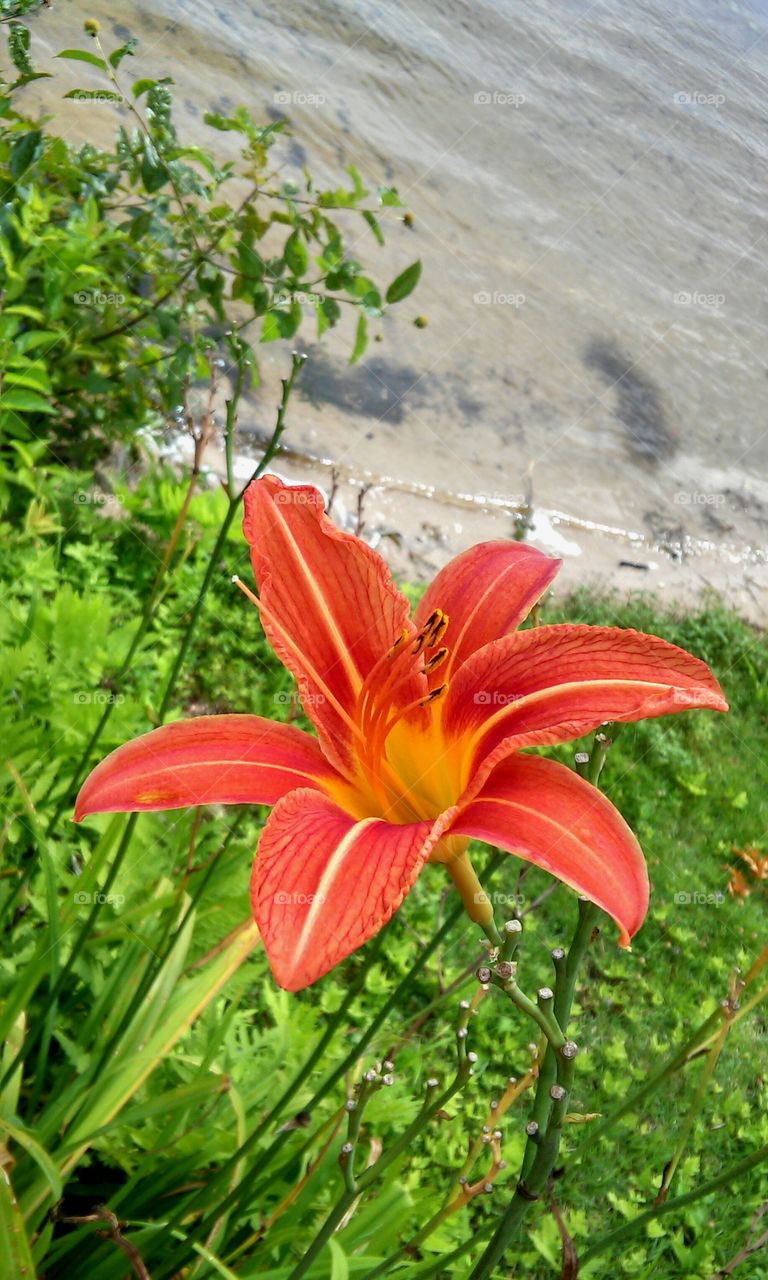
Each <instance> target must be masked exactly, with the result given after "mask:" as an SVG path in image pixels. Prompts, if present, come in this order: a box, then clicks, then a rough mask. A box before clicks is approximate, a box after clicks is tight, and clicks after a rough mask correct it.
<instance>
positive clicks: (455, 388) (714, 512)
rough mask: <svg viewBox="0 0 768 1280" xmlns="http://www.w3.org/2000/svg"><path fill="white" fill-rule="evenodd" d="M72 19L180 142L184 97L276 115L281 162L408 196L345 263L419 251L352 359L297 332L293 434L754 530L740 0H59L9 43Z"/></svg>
mask: <svg viewBox="0 0 768 1280" xmlns="http://www.w3.org/2000/svg"><path fill="white" fill-rule="evenodd" d="M86 14H88V15H94V14H95V15H96V16H98V17H99V18H100V19H101V21H102V25H103V27H104V29H105V33H106V35H107V38H108V39H111V38H112V36H114V37H118V38H124V37H125V36H127V35H128V34H132V35H138V36H139V37H140V40H141V44H140V46H139V50H138V56H137V58H136V60H135V63H134V65H135V66H136V67H137V68H140V73H141V74H147V73H149V72H152V71H156V72H165V71H168V70H169V69H170V70H172V72H173V75H174V77H175V79H176V81H177V84H178V88H177V97H178V101H179V105H180V108H181V110H182V112H183V115H184V117H185V120H186V123H187V127H188V128H189V130H190V131H191V132H192V133H195V132H197V133H207V130H205V129H204V126H203V125H202V123H201V121H202V114H203V112H204V111H205V110H206V109H208V108H209V107H211V106H216V107H218V108H230V107H232V106H233V105H235V104H236V103H238V102H244V103H246V104H247V105H248V106H249V107H250V108H251V109H252V110H253V111H254V112H255V113H257V114H258V113H269V114H270V115H273V116H274V115H277V114H287V115H288V116H290V118H291V120H292V121H293V125H294V129H295V133H296V140H295V141H294V142H293V143H292V144H291V145H288V146H286V147H285V148H284V151H283V156H282V158H283V160H284V164H285V167H286V170H287V171H290V170H291V169H292V168H297V166H300V165H301V164H302V163H303V161H304V160H305V159H307V160H308V162H309V163H310V166H311V168H312V170H313V172H314V173H316V174H317V176H318V178H323V177H328V178H330V177H333V178H334V179H335V178H336V177H337V176H338V175H339V173H340V172H341V171H343V168H344V166H346V165H347V164H350V163H354V164H355V165H356V166H357V167H358V168H359V170H360V171H361V173H362V174H363V176H364V178H365V179H366V180H367V181H370V183H371V184H372V185H374V186H375V184H376V183H378V182H380V181H392V182H395V183H396V185H397V186H398V188H399V189H400V191H401V194H402V195H403V197H404V199H405V200H407V202H408V206H409V208H410V209H411V210H412V211H413V214H414V225H413V227H412V228H409V227H407V226H406V225H405V224H404V223H403V222H402V220H401V219H400V217H399V215H398V213H397V211H390V215H389V216H388V217H387V221H386V232H387V250H386V252H385V254H384V255H382V254H381V253H380V252H379V251H378V250H377V247H376V245H375V243H374V242H373V240H372V238H370V234H369V233H368V232H367V231H365V232H364V238H362V239H361V243H360V254H361V257H363V258H364V260H366V261H367V262H368V263H370V264H371V267H372V269H373V273H374V274H375V275H377V276H378V277H384V278H388V277H389V276H390V275H393V274H395V273H396V271H398V270H400V269H401V268H402V267H403V266H404V265H405V264H406V263H407V262H409V261H410V260H412V259H413V258H415V257H417V256H418V257H421V258H422V260H423V263H424V274H423V281H422V285H421V286H420V288H419V290H418V291H417V293H416V294H414V295H412V297H411V298H409V299H408V300H407V301H406V302H405V303H404V304H402V306H401V307H399V308H397V309H396V310H395V311H394V312H393V313H392V315H391V318H390V317H388V318H386V319H385V321H384V324H383V331H382V336H383V339H384V340H383V343H382V344H381V345H380V346H379V345H372V346H371V347H370V349H369V353H368V356H367V358H366V359H365V361H364V363H363V364H361V365H360V366H358V367H357V368H355V369H354V370H352V371H350V370H349V369H348V367H347V365H346V364H345V361H346V357H347V355H348V352H349V349H350V335H349V333H348V332H347V331H340V332H338V333H334V334H331V335H328V337H329V340H324V343H323V347H322V350H321V349H316V350H314V351H313V350H311V354H312V355H313V359H312V360H311V361H310V363H309V365H308V368H307V375H306V384H305V395H306V397H307V399H306V403H305V405H304V406H303V407H302V409H301V412H294V418H295V420H296V421H295V426H294V427H293V441H294V443H295V444H297V445H299V446H300V447H301V448H303V449H305V450H307V451H309V452H311V453H315V454H318V455H320V456H323V457H328V458H333V459H334V460H336V461H338V462H340V463H341V464H342V466H343V467H345V468H347V469H348V470H349V472H350V473H352V474H355V473H356V472H357V473H359V474H367V475H373V476H386V477H389V478H390V479H392V480H394V481H399V482H403V483H406V484H409V485H413V486H415V487H417V488H420V487H422V486H427V487H429V488H430V489H434V490H436V491H437V492H438V493H441V492H443V493H449V494H451V493H452V494H456V493H462V494H466V495H470V496H478V495H485V496H487V497H488V498H489V499H490V500H491V501H506V500H507V499H509V498H511V497H514V496H516V495H519V494H520V493H522V492H523V490H524V488H525V485H526V476H527V475H528V474H529V472H530V469H531V467H533V473H532V474H533V487H534V495H535V498H536V501H537V502H540V503H541V504H543V505H544V506H547V507H549V508H553V509H557V510H560V511H564V512H567V513H570V514H572V515H574V516H576V517H578V518H579V519H580V520H587V521H594V522H597V523H599V524H604V525H608V526H611V527H615V528H622V529H634V530H640V531H644V532H646V533H650V534H653V535H654V536H658V537H664V536H667V535H670V534H671V535H674V534H675V533H676V532H677V533H679V532H680V531H684V532H686V533H688V534H690V535H693V536H695V537H698V538H704V539H710V540H714V541H718V540H725V541H728V542H729V543H734V544H740V545H746V544H749V545H751V546H753V547H758V548H760V547H765V544H766V540H767V539H766V532H767V530H768V523H767V521H768V420H767V419H768V414H767V412H766V390H768V379H767V373H768V370H767V368H766V363H765V360H766V346H765V335H766V320H767V316H766V305H767V304H766V299H767V298H768V289H767V287H766V286H767V285H768V271H767V270H766V250H767V249H768V222H767V221H766V217H767V215H766V210H767V209H768V191H767V190H766V187H767V186H768V180H767V177H766V174H767V173H768V170H767V169H766V150H767V149H768V135H767V134H766V100H767V99H766V90H767V88H768V11H767V10H766V7H765V4H755V3H733V4H719V3H714V0H709V2H708V3H705V2H704V0H678V2H676V3H644V4H626V3H619V2H618V0H602V2H600V0H599V2H598V3H586V2H584V3H581V2H579V0H575V2H574V3H568V2H567V0H546V2H540V3H527V4H513V3H511V2H509V0H504V2H502V0H498V2H497V3H490V2H489V0H475V2H474V3H471V4H470V3H469V2H468V0H464V2H463V3H459V2H458V0H443V2H442V3H441V4H440V5H437V4H434V3H427V0H409V3H408V4H405V3H403V2H402V0H393V2H392V3H387V4H379V3H376V4H373V3H366V2H365V0H349V2H346V3H345V2H343V0H342V2H337V3H328V2H327V0H321V2H320V3H313V4H311V5H310V4H306V5H305V4H298V3H295V2H294V0H281V3H279V4H278V3H261V4H257V3H249V2H248V0H227V2H226V3H224V2H223V0H220V2H219V3H218V4H214V5H207V4H204V3H201V2H200V0H182V2H181V3H175V4H174V3H170V0H157V2H155V3H153V4H151V5H150V4H148V3H147V4H142V3H135V2H134V0H128V2H126V3H124V4H121V5H119V6H112V5H111V6H109V8H107V6H106V5H104V6H102V8H101V11H99V7H98V5H97V6H94V5H90V4H89V5H87V6H86V5H82V4H80V3H79V2H78V3H76V4H70V5H64V4H61V5H59V6H57V7H56V9H55V10H54V11H52V12H51V13H49V14H47V15H44V16H43V18H42V19H41V20H40V21H39V22H38V24H37V27H36V30H37V31H38V32H39V38H38V39H39V42H38V50H41V49H42V51H43V53H44V49H45V46H47V47H48V49H49V50H50V51H53V50H55V49H56V48H60V47H62V45H63V44H64V43H70V44H72V43H74V40H73V39H72V34H73V27H74V28H75V29H77V28H78V27H79V23H80V21H81V19H82V17H83V16H85V15H86ZM110 29H111V30H110ZM83 39H84V38H83ZM40 41H41V42H42V43H40ZM59 68H61V64H59ZM62 74H65V75H66V76H69V77H72V76H79V77H80V80H81V81H82V74H81V69H80V68H73V67H72V64H69V65H68V66H67V68H66V69H65V71H64V72H62V70H61V69H60V70H59V72H58V75H59V79H58V80H57V82H56V91H57V92H58V86H59V84H61V83H62V80H61V76H62ZM136 74H139V70H137V71H136ZM64 87H67V86H64ZM41 92H45V93H47V94H49V95H50V94H51V93H52V88H51V82H46V83H45V88H44V89H43V90H41ZM48 100H49V101H50V97H49V99H48ZM79 109H80V110H81V111H82V109H83V108H82V105H81V106H80V108H79ZM88 110H92V108H88ZM75 112H76V109H75V110H74V111H71V112H70V116H69V117H67V119H68V121H69V124H70V128H71V131H72V133H73V136H74V135H76V134H77V133H78V132H81V131H83V130H84V129H85V130H87V128H89V127H91V125H90V124H88V123H87V122H86V121H85V118H84V117H83V116H82V115H81V116H80V117H77V115H76V113H75ZM353 226H354V224H350V227H351V229H352V228H353ZM355 234H357V231H355ZM417 315H418V316H424V317H426V319H427V320H428V325H427V327H426V328H416V327H414V326H413V323H412V322H413V320H414V318H415V317H416V316H417ZM264 359H265V370H266V373H267V381H268V382H269V376H270V373H271V376H275V375H276V374H277V373H278V372H279V371H280V367H281V355H280V354H279V353H278V352H277V351H276V350H275V349H274V348H269V349H266V348H265V357H264ZM271 403H272V401H271V400H270V401H269V405H270V408H269V411H267V407H266V404H265V405H264V407H263V408H262V407H261V406H260V405H259V403H258V402H257V403H255V404H254V405H253V406H252V408H251V410H250V413H251V421H250V422H248V423H246V425H250V426H253V427H254V428H255V429H258V428H259V427H260V426H261V425H263V423H262V417H263V420H264V423H266V421H268V413H269V415H271Z"/></svg>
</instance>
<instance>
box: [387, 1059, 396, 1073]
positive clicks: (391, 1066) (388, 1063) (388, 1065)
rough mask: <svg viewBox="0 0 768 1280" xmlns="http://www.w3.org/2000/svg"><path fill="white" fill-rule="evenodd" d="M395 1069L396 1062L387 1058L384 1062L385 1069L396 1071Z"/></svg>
mask: <svg viewBox="0 0 768 1280" xmlns="http://www.w3.org/2000/svg"><path fill="white" fill-rule="evenodd" d="M394 1069H395V1064H394V1062H392V1061H391V1059H390V1058H387V1060H386V1062H385V1063H384V1070H385V1071H394Z"/></svg>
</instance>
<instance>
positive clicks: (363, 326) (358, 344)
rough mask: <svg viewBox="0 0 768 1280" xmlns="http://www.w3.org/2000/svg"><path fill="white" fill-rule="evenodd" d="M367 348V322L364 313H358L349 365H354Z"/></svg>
mask: <svg viewBox="0 0 768 1280" xmlns="http://www.w3.org/2000/svg"><path fill="white" fill-rule="evenodd" d="M367 346H368V321H367V319H366V317H365V314H364V312H362V311H361V312H360V314H359V316H358V317H357V332H356V334H355V345H354V347H353V348H352V355H351V356H350V357H349V363H350V364H356V363H357V361H358V360H359V359H360V357H361V355H362V354H363V352H364V351H365V348H366V347H367Z"/></svg>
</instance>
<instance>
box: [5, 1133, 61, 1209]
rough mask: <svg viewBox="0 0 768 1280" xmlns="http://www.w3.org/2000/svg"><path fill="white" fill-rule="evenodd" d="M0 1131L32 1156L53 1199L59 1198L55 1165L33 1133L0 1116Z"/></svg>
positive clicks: (59, 1185) (59, 1191) (59, 1184)
mask: <svg viewBox="0 0 768 1280" xmlns="http://www.w3.org/2000/svg"><path fill="white" fill-rule="evenodd" d="M0 1133H5V1134H8V1136H9V1137H10V1138H11V1139H12V1140H13V1142H17V1143H18V1144H19V1146H20V1147H23V1148H24V1150H25V1151H26V1152H27V1154H28V1155H30V1156H31V1157H32V1159H33V1160H34V1162H35V1164H36V1165H37V1166H38V1168H39V1169H40V1171H41V1172H42V1174H43V1177H44V1178H45V1180H46V1182H47V1183H48V1186H49V1187H50V1188H51V1193H52V1195H53V1198H54V1200H60V1199H61V1193H62V1186H61V1178H60V1177H59V1173H58V1170H57V1168H56V1165H55V1164H54V1163H53V1161H52V1159H51V1157H50V1156H49V1155H48V1152H47V1151H46V1150H45V1149H44V1148H43V1147H41V1145H40V1143H39V1142H38V1141H37V1139H36V1138H35V1136H34V1134H33V1133H30V1132H29V1130H27V1129H24V1128H22V1126H21V1125H18V1124H14V1122H13V1121H12V1120H6V1119H4V1118H3V1117H2V1116H0Z"/></svg>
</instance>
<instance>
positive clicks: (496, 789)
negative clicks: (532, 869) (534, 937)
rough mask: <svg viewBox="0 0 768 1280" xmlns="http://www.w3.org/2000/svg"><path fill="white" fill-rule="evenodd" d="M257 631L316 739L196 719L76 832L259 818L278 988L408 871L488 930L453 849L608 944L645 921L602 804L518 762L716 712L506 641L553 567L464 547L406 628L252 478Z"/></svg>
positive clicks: (268, 485) (618, 672) (371, 561)
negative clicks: (504, 860)
mask: <svg viewBox="0 0 768 1280" xmlns="http://www.w3.org/2000/svg"><path fill="white" fill-rule="evenodd" d="M243 528H244V532H245V536H246V538H247V540H248V542H249V543H250V546H251V560H252V565H253V571H254V575H255V578H256V582H257V585H258V591H259V595H258V598H257V597H256V596H254V595H252V593H250V592H249V591H248V590H247V588H244V590H245V591H246V594H248V595H249V597H250V598H251V599H252V600H253V601H254V603H255V604H256V605H257V606H258V609H259V612H260V615H261V622H262V625H263V627H264V631H265V633H266V635H267V638H268V639H269V641H270V643H271V644H272V646H273V648H274V650H275V652H276V654H277V656H278V657H279V658H280V660H281V661H282V662H283V663H284V664H285V666H286V667H287V668H288V669H289V671H290V672H291V673H292V674H293V676H294V677H295V678H296V681H297V684H298V690H299V697H300V699H301V703H302V706H303V708H304V711H305V712H306V714H307V716H308V717H309V719H310V720H311V721H312V723H313V725H314V727H315V729H316V730H317V737H314V736H312V735H310V734H308V733H305V732H303V731H302V730H300V729H298V728H295V727H294V726H291V725H286V724H281V723H276V722H273V721H270V720H267V719H264V718H262V717H260V716H252V715H222V716H201V717H199V718H197V719H192V720H183V721H180V722H178V723H176V724H169V725H165V726H163V727H162V728H160V729H155V730H154V731H153V732H151V733H147V734H145V735H143V736H142V737H140V738H137V739H135V740H134V741H132V742H129V743H126V745H125V746H122V747H119V748H118V749H117V750H116V751H113V752H112V754H111V755H110V756H108V757H107V758H106V760H103V761H102V763H101V764H99V765H98V766H97V768H96V769H94V771H93V772H92V773H91V775H90V776H89V778H88V779H87V780H86V782H85V784H84V785H83V788H82V790H81V792H80V795H79V796H78V800H77V805H76V809H75V819H76V820H79V819H81V818H82V817H84V816H85V815H86V814H90V813H104V812H115V811H136V810H148V809H173V808H184V807H187V806H190V805H199V804H244V803H248V804H269V805H274V809H273V811H272V813H271V814H270V816H269V818H268V820H267V822H266V825H265V827H264V830H263V832H262V834H261V838H260V841H259V846H258V850H257V853H256V858H255V862H254V866H253V874H252V878H251V901H252V907H253V913H254V916H255V919H256V922H257V924H258V926H259V929H260V931H261V936H262V939H263V942H264V946H265V949H266V952H267V956H268V958H269V961H270V964H271V967H272V972H273V973H274V976H275V978H276V980H277V982H278V983H279V984H280V985H281V986H283V987H285V988H287V989H288V990H289V991H296V990H299V989H300V988H302V987H305V986H307V985H309V983H311V982H314V981H315V980H316V979H317V978H319V977H321V976H322V975H323V974H324V973H327V972H328V970H329V969H331V968H332V967H333V966H334V965H335V964H337V963H338V962H339V961H340V960H342V959H343V958H344V957H345V956H347V955H349V953H350V952H352V951H354V950H355V949H356V948H357V947H359V946H360V945H361V944H362V943H364V942H365V941H366V940H367V939H368V938H370V937H371V936H372V935H373V934H374V933H376V932H377V931H378V930H379V929H380V928H381V927H382V926H383V925H384V924H385V923H386V921H387V920H389V918H390V916H391V915H392V914H393V913H394V912H395V911H396V910H397V908H398V907H399V906H400V904H401V902H402V901H403V898H404V897H405V895H406V894H407V893H408V891H409V890H410V889H411V887H412V885H413V884H414V882H415V880H416V878H417V876H418V875H419V873H420V871H421V870H422V868H423V867H424V865H425V863H426V862H433V863H435V862H437V863H444V864H446V867H447V870H448V872H449V873H450V875H451V877H452V878H453V880H454V883H455V884H456V886H457V888H458V889H459V891H460V893H461V895H462V898H463V900H464V902H465V905H466V906H467V909H468V911H469V914H470V915H471V917H472V918H473V919H474V920H476V921H478V922H479V923H481V924H483V925H484V926H485V927H486V928H489V929H490V930H491V931H492V930H493V925H492V912H491V910H490V907H489V906H488V904H487V900H484V895H483V894H482V890H481V888H480V885H479V883H478V881H477V878H476V876H475V874H474V871H473V869H472V865H471V862H470V860H469V856H468V853H467V846H468V843H469V841H470V839H476V840H481V841H486V842H488V843H490V844H492V845H495V846H497V847H498V848H501V849H504V850H507V851H508V852H510V853H513V854H516V855H517V856H518V857H520V858H523V859H525V860H527V861H528V862H531V863H535V864H536V865H537V866H539V867H543V868H544V869H545V870H547V871H549V872H550V873H551V874H552V875H554V876H556V877H558V878H559V879H560V880H562V881H563V882H564V883H565V884H567V885H569V886H570V887H571V888H573V889H575V890H576V891H577V892H579V893H581V894H584V895H585V896H586V897H588V898H589V899H591V900H592V901H593V902H595V903H597V904H598V905H599V906H600V907H602V908H603V909H604V910H605V911H607V912H608V913H609V915H611V916H612V917H613V919H614V920H615V921H616V923H617V925H618V927H619V934H620V937H619V941H620V944H621V945H622V946H627V945H628V944H629V940H630V938H631V937H632V935H633V934H634V933H635V932H636V931H637V929H638V928H639V927H640V925H641V923H642V921H643V918H644V916H645V913H646V910H647V905H648V876H647V871H646V866H645V860H644V858H643V854H642V851H641V849H640V847H639V845H638V843H637V840H636V839H635V837H634V835H633V834H632V832H631V831H630V830H629V827H628V826H627V825H626V823H625V822H624V820H623V818H622V817H621V815H620V814H619V813H618V812H617V810H616V809H615V808H614V807H613V805H612V804H611V803H610V801H609V800H608V799H607V798H606V797H605V796H604V795H603V794H602V793H601V792H600V791H598V790H597V789H596V788H595V787H593V786H591V785H590V784H589V783H588V782H586V781H584V779H582V778H581V777H579V776H578V774H576V773H575V772H574V771H572V770H571V769H568V768H566V767H565V766H564V765H562V764H558V763H556V762H555V761H553V760H546V759H543V758H541V757H539V756H533V755H521V754H520V752H521V749H522V748H525V747H534V746H542V745H545V744H550V743H556V742H566V741H569V740H570V739H572V738H578V737H581V736H582V735H583V734H585V733H588V732H590V731H591V730H593V729H596V728H598V727H599V726H600V725H601V724H604V723H605V722H606V721H631V720H639V719H642V718H643V717H646V716H661V715H667V714H669V713H671V712H675V711H683V710H685V709H686V708H689V707H709V708H712V709H714V710H718V711H725V710H727V703H726V701H725V699H724V697H723V694H722V692H721V690H720V687H719V685H718V684H717V681H716V680H715V679H714V677H713V676H712V674H711V672H710V671H709V668H708V667H707V666H706V664H705V663H703V662H701V661H699V660H698V659H697V658H694V657H692V656H691V655H690V654H689V653H686V652H685V650H683V649H679V648H677V647H676V646H675V645H672V644H668V643H667V642H666V641H664V640H660V639H659V638H658V637H656V636H649V635H643V634H641V633H639V632H636V631H631V630H623V629H620V628H616V627H593V626H575V625H558V626H542V627H538V628H536V629H533V630H526V631H519V630H518V629H517V628H518V626H519V624H520V623H521V622H522V621H523V620H524V619H525V617H526V616H527V614H528V613H529V612H530V610H531V608H532V607H533V605H534V604H535V603H536V602H537V601H538V600H539V599H540V598H541V596H542V595H543V593H544V592H545V591H546V590H547V588H548V587H549V585H550V583H551V582H552V579H553V578H554V576H555V574H556V572H557V570H558V568H559V565H560V562H559V561H558V560H553V559H551V558H550V557H548V556H545V555H544V554H542V553H541V552H540V551H536V550H535V549H533V548H532V547H527V546H524V545H521V544H520V543H516V542H507V541H497V542H486V543H481V544H479V545H478V546H475V547H472V548H470V550H468V551H465V552H463V554H461V555H459V556H457V557H456V559H454V560H452V561H451V562H450V563H449V564H448V565H447V566H446V567H445V568H444V569H442V570H441V572H440V573H438V575H437V577H436V578H435V580H434V582H433V583H432V584H431V586H430V587H428V588H427V591H426V593H425V595H424V597H423V598H422V600H421V602H420V604H419V606H418V608H417V609H416V611H415V614H414V616H413V618H412V619H411V618H410V617H409V612H410V610H409V606H408V602H407V600H406V598H405V596H404V595H403V594H402V593H401V592H400V591H399V590H398V589H397V588H396V586H395V585H394V583H393V582H392V579H391V577H390V574H389V570H388V569H387V566H386V564H385V563H384V561H383V560H382V559H381V557H380V556H379V555H377V553H376V552H375V551H374V550H372V548H371V547H369V546H367V545H366V544H365V543H364V542H362V541H361V540H360V539H359V538H356V537H354V536H353V535H351V534H349V533H344V532H343V531H342V530H340V529H338V528H336V527H335V526H334V524H333V523H332V522H331V520H330V519H329V518H328V517H327V516H326V515H325V512H324V508H323V498H322V495H321V494H320V493H319V491H318V490H317V489H314V488H312V487H310V486H305V485H302V486H286V485H284V484H283V483H282V481H280V480H279V479H278V478H277V477H275V476H271V475H270V476H264V477H262V478H261V479H260V480H258V481H256V482H255V483H254V484H253V485H251V487H250V488H249V489H248V491H247V493H246V495H245V520H244V525H243Z"/></svg>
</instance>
